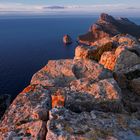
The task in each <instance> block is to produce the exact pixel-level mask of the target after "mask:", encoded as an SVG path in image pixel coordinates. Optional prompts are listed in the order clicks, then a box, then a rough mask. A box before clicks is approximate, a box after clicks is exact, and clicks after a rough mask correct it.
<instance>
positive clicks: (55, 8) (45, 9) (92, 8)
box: [0, 2, 140, 14]
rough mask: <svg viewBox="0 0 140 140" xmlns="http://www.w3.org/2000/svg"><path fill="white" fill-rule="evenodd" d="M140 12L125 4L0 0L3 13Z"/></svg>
mask: <svg viewBox="0 0 140 140" xmlns="http://www.w3.org/2000/svg"><path fill="white" fill-rule="evenodd" d="M130 11H131V12H132V11H133V12H136V11H139V12H140V6H138V7H134V6H132V7H130V6H128V5H125V4H96V5H67V6H64V5H33V4H32V5H27V4H23V3H6V2H5V3H1V2H0V14H3V13H4V14H5V13H14V12H15V13H17V12H20V13H21V12H23V13H24V12H25V13H45V14H47V13H48V14H50V13H57V14H59V13H61V14H67V13H80V14H83V13H84V14H86V13H88V14H89V13H91V14H93V13H101V12H108V13H111V12H116V13H117V12H118V13H119V12H120V13H121V12H130Z"/></svg>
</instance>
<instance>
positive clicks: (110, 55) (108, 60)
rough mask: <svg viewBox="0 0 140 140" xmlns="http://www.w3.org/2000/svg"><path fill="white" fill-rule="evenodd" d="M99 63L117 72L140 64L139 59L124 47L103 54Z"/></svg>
mask: <svg viewBox="0 0 140 140" xmlns="http://www.w3.org/2000/svg"><path fill="white" fill-rule="evenodd" d="M126 58H127V59H126ZM99 63H100V64H102V65H104V67H105V68H108V69H110V70H113V71H115V72H117V71H121V70H123V69H125V68H130V67H133V66H134V65H137V64H140V57H139V56H137V54H135V53H134V52H131V51H129V50H128V49H127V48H126V47H124V46H119V47H118V48H117V49H116V51H115V52H104V53H103V55H102V56H101V59H100V62H99Z"/></svg>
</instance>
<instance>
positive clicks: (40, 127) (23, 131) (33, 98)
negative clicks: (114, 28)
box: [0, 17, 140, 140]
mask: <svg viewBox="0 0 140 140" xmlns="http://www.w3.org/2000/svg"><path fill="white" fill-rule="evenodd" d="M110 20H111V21H113V20H114V18H112V17H110V18H109V21H110ZM131 25H133V23H131V24H130V27H131ZM93 40H94V38H93ZM93 43H94V46H86V45H81V46H78V47H77V48H76V50H75V57H74V59H64V60H50V61H49V62H48V64H47V65H46V66H45V67H44V68H42V69H41V70H40V71H38V72H37V73H35V74H34V75H33V77H32V79H31V83H30V85H29V86H28V87H27V88H25V89H24V90H23V91H22V92H21V93H20V94H19V95H18V96H17V97H16V99H15V100H14V101H13V103H12V104H11V105H10V107H9V108H8V110H7V111H6V113H5V114H4V116H3V118H2V120H1V123H0V136H1V137H0V139H2V140H12V139H14V140H15V139H24V140H45V139H46V140H62V139H63V140H71V139H73V140H91V139H92V140H94V139H95V140H104V139H106V140H138V139H140V88H139V87H140V51H139V49H140V44H139V42H138V40H137V38H135V37H133V36H131V35H129V34H119V33H118V34H117V35H116V34H114V35H112V34H111V35H110V36H104V37H103V38H99V39H98V40H96V41H94V42H93Z"/></svg>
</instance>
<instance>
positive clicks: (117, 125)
mask: <svg viewBox="0 0 140 140" xmlns="http://www.w3.org/2000/svg"><path fill="white" fill-rule="evenodd" d="M47 128H48V133H47V136H46V139H47V140H62V139H64V140H67V139H74V140H91V139H93V140H94V139H95V140H101V139H106V140H132V139H134V140H138V139H140V136H139V132H140V129H139V128H140V120H137V119H135V117H134V118H133V117H132V116H129V115H128V114H123V115H122V114H113V113H103V112H99V111H91V112H90V113H88V112H82V113H80V114H78V113H74V112H71V111H70V110H67V109H65V108H58V109H52V110H51V111H50V120H49V121H48V123H47Z"/></svg>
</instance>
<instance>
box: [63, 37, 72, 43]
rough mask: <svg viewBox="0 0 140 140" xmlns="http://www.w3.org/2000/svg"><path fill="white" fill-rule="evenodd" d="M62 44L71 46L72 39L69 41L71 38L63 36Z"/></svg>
mask: <svg viewBox="0 0 140 140" xmlns="http://www.w3.org/2000/svg"><path fill="white" fill-rule="evenodd" d="M63 42H64V44H66V45H67V44H71V43H72V39H71V37H70V36H69V35H64V37H63Z"/></svg>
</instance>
